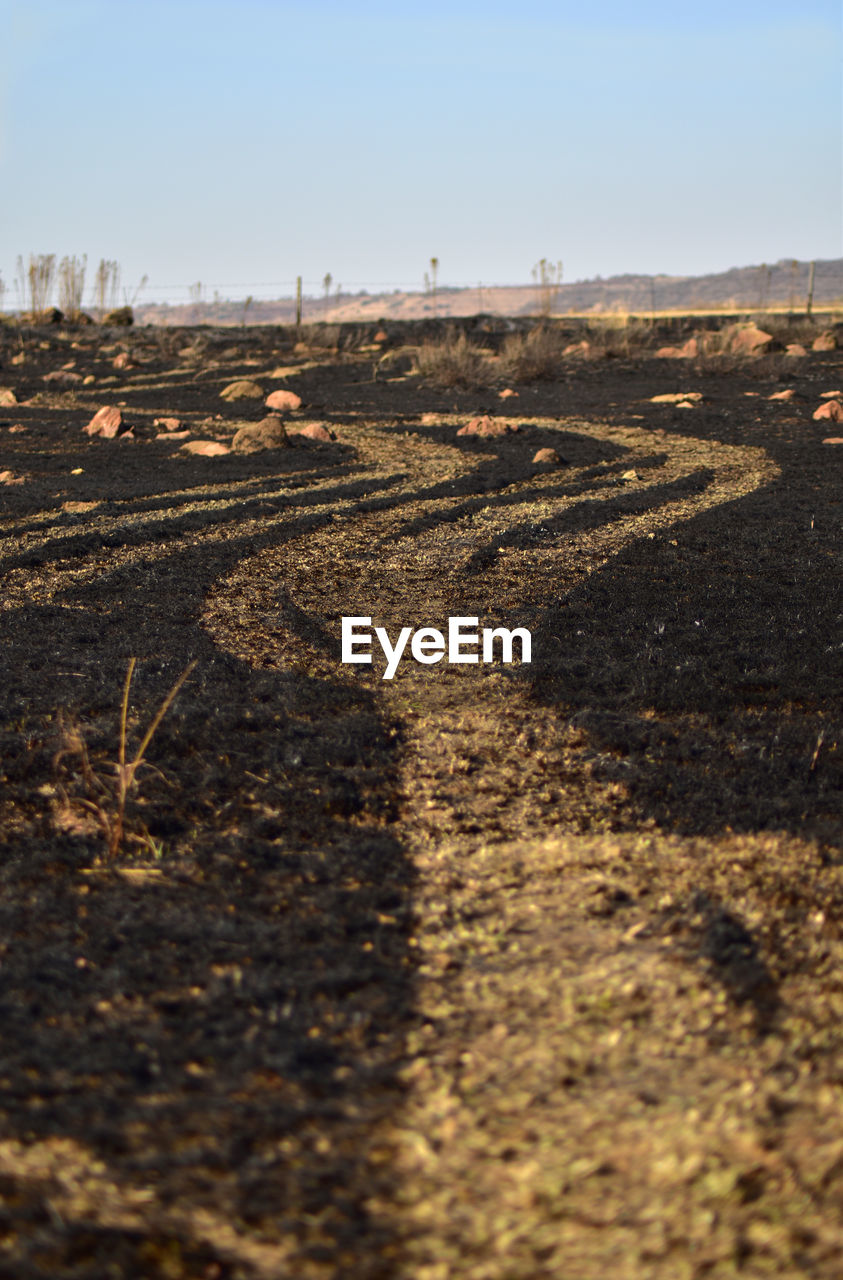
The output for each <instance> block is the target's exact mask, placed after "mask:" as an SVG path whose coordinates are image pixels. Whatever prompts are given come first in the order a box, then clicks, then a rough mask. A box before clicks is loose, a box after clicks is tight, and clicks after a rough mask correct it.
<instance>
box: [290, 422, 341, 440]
mask: <svg viewBox="0 0 843 1280" xmlns="http://www.w3.org/2000/svg"><path fill="white" fill-rule="evenodd" d="M291 434H292V435H297V436H306V437H307V439H308V440H319V441H320V442H322V443H323V444H330V443H331V441H332V440H336V438H337V437H336V436H335V435H333V434H332V433H331V432H330V431H329V430H328V428H327V427H323V426H322V424H321V423H319V422H308V423H306V424H305V425H304V426H303V427H296V428H294V429H293V430H292V431H291Z"/></svg>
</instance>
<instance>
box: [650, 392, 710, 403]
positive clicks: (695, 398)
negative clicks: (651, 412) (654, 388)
mask: <svg viewBox="0 0 843 1280" xmlns="http://www.w3.org/2000/svg"><path fill="white" fill-rule="evenodd" d="M689 400H690V401H691V402H692V403H699V401H700V400H702V392H701V391H666V392H665V394H664V395H661V396H650V404H681V403H683V402H686V401H689Z"/></svg>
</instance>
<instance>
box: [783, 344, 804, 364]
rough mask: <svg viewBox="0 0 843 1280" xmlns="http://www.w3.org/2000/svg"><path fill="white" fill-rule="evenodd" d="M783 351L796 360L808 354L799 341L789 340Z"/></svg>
mask: <svg viewBox="0 0 843 1280" xmlns="http://www.w3.org/2000/svg"><path fill="white" fill-rule="evenodd" d="M784 353H785V355H786V356H791V357H793V358H795V359H797V360H801V359H802V357H803V356H807V354H808V352H807V351H806V350H805V348H804V347H803V346H802V343H801V342H789V343H788V344H787V346H786V347H785V349H784Z"/></svg>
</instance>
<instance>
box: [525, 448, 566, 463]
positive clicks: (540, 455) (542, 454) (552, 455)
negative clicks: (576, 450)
mask: <svg viewBox="0 0 843 1280" xmlns="http://www.w3.org/2000/svg"><path fill="white" fill-rule="evenodd" d="M533 462H534V463H539V464H541V465H544V466H549V467H564V466H566V465H567V464H566V462H565V459H564V458H563V457H561V456H560V455H559V454H558V453H557V452H556V450H555V449H537V450H536V452H535V454H534V455H533Z"/></svg>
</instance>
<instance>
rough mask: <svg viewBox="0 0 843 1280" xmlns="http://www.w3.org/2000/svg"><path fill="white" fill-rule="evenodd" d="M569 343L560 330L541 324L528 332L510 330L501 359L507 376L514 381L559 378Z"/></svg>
mask: <svg viewBox="0 0 843 1280" xmlns="http://www.w3.org/2000/svg"><path fill="white" fill-rule="evenodd" d="M569 344H570V338H567V337H566V336H565V335H564V334H563V333H560V332H559V330H557V329H550V328H548V327H547V326H545V325H540V326H539V327H538V328H537V329H531V330H530V331H529V333H513V334H511V335H510V336H509V337H508V338H507V339H506V341H505V342H504V345H503V351H502V353H501V363H502V365H503V368H504V370H505V372H506V375H507V377H508V378H510V379H512V380H513V381H515V382H539V381H542V380H544V379H553V378H558V377H559V375H560V373H561V371H562V365H563V358H564V357H563V353H564V350H565V347H566V346H568V345H569Z"/></svg>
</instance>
